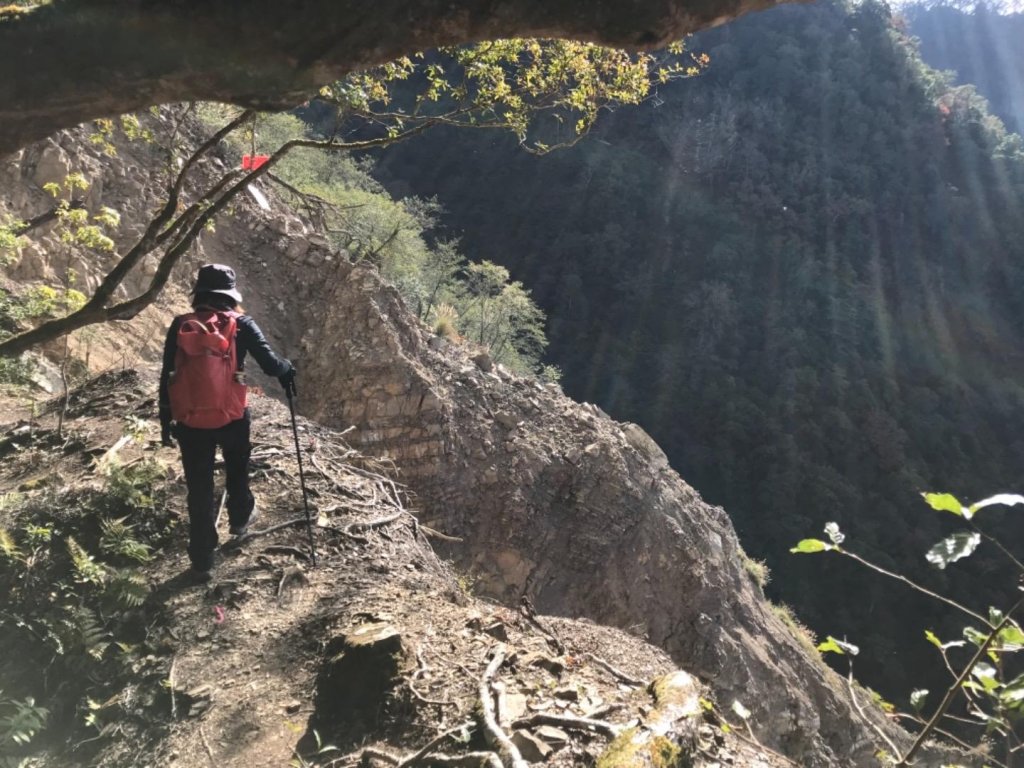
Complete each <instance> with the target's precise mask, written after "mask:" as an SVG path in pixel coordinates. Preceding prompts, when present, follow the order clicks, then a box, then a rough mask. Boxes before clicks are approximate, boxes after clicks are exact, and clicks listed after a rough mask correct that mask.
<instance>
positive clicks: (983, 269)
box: [379, 2, 1024, 702]
mask: <svg viewBox="0 0 1024 768" xmlns="http://www.w3.org/2000/svg"><path fill="white" fill-rule="evenodd" d="M690 47H691V49H694V50H700V51H704V52H707V53H708V54H709V55H710V57H711V61H712V64H711V67H710V69H709V70H708V71H707V72H706V73H705V74H702V75H701V76H700V77H698V78H695V79H693V80H691V81H687V82H685V83H680V84H671V85H669V86H666V87H665V88H663V89H661V91H660V93H659V94H658V98H657V99H654V100H652V102H651V103H649V104H648V105H647V106H646V107H645V108H644V109H642V110H634V111H620V112H617V113H615V114H612V115H609V116H608V120H606V121H605V122H604V123H603V125H601V126H599V127H598V129H597V132H596V135H594V136H592V137H591V138H590V140H589V141H587V142H584V143H583V144H581V145H580V146H579V147H577V148H576V150H575V151H574V152H572V153H563V154H554V155H551V156H548V157H542V158H536V157H526V156H524V155H522V153H517V152H516V151H515V148H514V147H512V146H511V142H504V141H501V140H500V139H497V138H495V137H493V136H478V135H472V134H467V133H463V134H458V135H456V134H453V133H448V134H446V135H434V136H431V137H424V138H423V139H422V140H420V141H417V142H416V143H413V144H409V145H405V146H402V147H398V148H396V149H395V151H394V152H390V153H388V154H386V155H382V157H381V158H380V162H379V175H380V177H381V178H382V179H385V180H386V181H387V183H388V184H389V186H390V188H391V189H392V190H393V191H394V192H396V193H400V192H405V191H412V192H414V193H417V194H425V193H426V191H427V190H430V191H431V192H432V193H436V194H437V195H438V196H439V198H440V200H441V202H442V204H443V205H445V206H446V207H447V208H448V210H449V211H450V217H449V222H450V224H451V228H452V231H453V232H454V233H456V234H461V235H462V236H463V237H464V239H465V242H466V246H467V251H468V252H470V253H486V254H487V255H488V258H491V259H494V260H496V261H498V262H499V263H502V264H504V265H506V266H507V267H509V268H510V270H511V271H512V273H513V276H514V277H515V278H516V279H520V280H523V281H524V283H525V284H526V285H527V286H529V287H530V288H531V289H532V290H533V291H534V296H535V298H536V299H537V300H538V302H539V303H540V304H541V305H542V307H543V308H544V309H545V311H546V312H547V313H548V316H549V318H551V320H550V323H549V338H550V339H551V341H552V345H551V348H550V357H551V361H552V362H554V363H556V364H558V365H559V366H561V367H562V369H563V370H564V371H565V386H566V390H567V391H568V392H569V393H570V394H571V395H572V396H574V397H576V398H579V399H585V400H592V401H594V402H596V403H597V404H598V405H600V406H601V407H602V408H603V409H604V410H606V411H607V412H608V413H610V414H612V415H613V416H614V417H615V418H616V419H620V420H628V421H631V422H636V423H637V424H640V425H641V426H642V427H644V428H645V429H646V430H647V431H648V432H650V433H651V435H652V436H653V437H654V438H655V440H657V442H658V443H659V445H661V446H662V447H663V448H664V450H665V452H666V454H667V455H668V457H669V459H670V461H671V464H672V466H673V467H674V468H676V469H677V470H678V471H679V472H680V473H681V474H682V475H683V476H684V477H686V478H687V480H688V481H689V482H690V483H692V484H693V486H694V487H695V488H697V489H698V490H699V491H700V492H701V494H702V495H703V496H704V497H705V498H707V499H708V500H709V501H711V502H713V503H716V504H722V505H723V506H724V507H725V508H726V509H727V510H728V511H729V514H730V516H731V517H732V519H733V521H734V523H735V525H736V527H737V530H738V531H739V533H740V538H741V541H742V543H743V546H744V548H745V549H746V550H747V551H748V552H749V553H750V554H751V555H752V556H754V557H756V558H763V559H765V560H766V561H767V562H768V564H769V565H770V567H771V570H772V573H773V579H772V582H771V584H770V585H769V591H770V595H771V596H772V597H773V598H775V599H780V600H783V601H785V602H787V603H790V604H792V605H794V606H796V607H797V609H798V612H799V615H800V616H801V617H802V618H803V619H804V620H805V621H807V622H808V623H809V624H810V625H811V626H812V627H813V628H814V629H815V630H816V631H818V632H820V633H821V634H825V633H829V634H833V635H836V636H840V635H845V636H847V637H849V638H850V640H851V641H854V642H857V643H858V644H860V645H861V646H862V647H863V648H864V654H863V655H862V658H860V659H858V668H859V670H860V673H861V674H862V675H864V679H865V681H866V682H868V684H870V685H871V686H872V687H874V688H876V689H878V690H880V691H881V692H882V693H883V694H885V695H887V696H889V697H892V698H893V699H894V700H896V701H902V702H905V701H906V696H907V695H908V693H909V691H910V690H911V689H912V688H914V687H917V686H923V687H928V688H932V689H934V688H935V686H937V685H943V684H944V683H943V682H942V681H943V680H944V677H945V674H946V672H945V670H944V669H943V667H942V664H941V660H940V659H939V658H938V656H937V655H936V654H933V653H931V652H930V651H929V649H928V647H927V645H926V644H925V642H924V640H923V639H922V635H923V631H924V630H925V629H928V628H930V629H934V630H935V631H937V632H940V634H942V633H946V634H949V633H955V634H959V632H960V629H961V627H960V625H959V624H958V623H956V622H954V621H951V620H950V618H949V617H948V615H947V614H946V613H945V612H944V609H943V608H942V607H941V606H940V605H938V604H937V603H936V604H929V603H928V602H927V601H926V600H923V599H921V600H919V599H917V598H916V597H915V596H913V595H912V594H909V593H907V592H904V591H901V590H896V589H892V588H891V587H890V585H889V584H887V583H886V582H885V581H884V580H882V579H878V578H875V577H873V576H870V575H865V574H864V573H863V572H862V571H858V570H856V569H855V568H854V567H852V566H850V567H847V565H848V564H846V563H821V562H818V561H816V560H814V559H813V558H803V559H800V558H796V557H793V556H791V555H789V554H788V549H789V548H790V547H791V546H792V545H793V544H794V543H795V542H796V541H797V540H799V539H801V538H803V537H805V536H810V535H815V534H817V533H819V532H820V531H821V528H822V526H823V525H824V524H825V523H826V522H828V521H836V522H838V523H839V525H840V526H841V528H842V529H843V530H844V531H846V532H847V534H848V540H847V541H848V544H849V545H850V546H851V547H854V548H855V549H857V550H858V551H862V552H865V553H866V554H869V555H871V556H873V557H875V558H877V559H879V560H881V562H882V563H883V564H885V565H887V566H889V567H891V568H894V569H896V570H899V571H905V572H908V573H909V574H910V575H912V576H914V577H915V578H917V579H919V580H921V581H923V582H924V583H926V584H928V585H929V586H932V587H934V588H935V589H938V590H939V591H942V592H951V593H952V594H954V595H957V596H958V597H960V598H962V599H963V600H964V601H966V602H968V603H970V604H971V605H975V606H977V607H978V608H979V609H980V610H982V611H984V610H985V609H986V608H987V605H986V604H981V603H982V602H983V601H988V602H989V603H991V604H995V605H1008V604H1011V603H1012V599H1011V597H1012V591H1013V584H1014V581H1015V576H1014V575H1013V573H1012V569H1010V570H1004V569H1002V566H1001V565H999V564H997V563H994V562H992V559H991V558H990V559H989V560H987V561H986V563H985V564H974V563H970V562H969V563H967V564H966V566H965V567H963V568H961V567H960V564H958V566H957V569H956V571H955V573H954V572H953V571H952V569H951V570H950V571H946V572H937V571H935V570H934V569H931V568H930V567H929V566H928V565H927V563H926V562H925V560H924V558H923V556H922V555H923V553H924V552H925V551H926V550H927V549H928V548H929V547H930V546H932V545H933V544H934V543H935V542H936V541H938V540H939V539H941V538H942V537H943V536H944V535H946V534H948V532H949V529H948V525H947V522H948V521H946V520H944V519H942V518H941V516H937V515H935V514H934V513H932V512H931V511H930V510H928V509H927V508H926V507H924V505H922V503H921V501H920V497H919V496H918V492H920V491H930V490H949V491H952V492H955V493H957V494H960V495H962V496H964V497H967V498H981V497H983V496H986V495H988V494H989V493H992V492H998V491H1008V490H1012V489H1014V487H1015V485H1016V484H1017V483H1018V482H1019V467H1020V466H1021V463H1022V462H1024V444H1022V443H1021V441H1020V440H1019V437H1018V436H1019V434H1020V431H1021V429H1022V428H1024V391H1022V389H1021V386H1020V381H1021V375H1022V373H1024V356H1022V349H1021V345H1020V339H1021V319H1022V318H1024V312H1022V307H1021V303H1020V299H1021V296H1022V295H1024V294H1022V291H1021V288H1022V282H1021V281H1022V276H1024V272H1022V269H1021V267H1022V264H1024V246H1022V243H1024V231H1022V229H1021V226H1022V218H1021V216H1020V211H1021V209H1022V206H1024V161H1022V158H1021V154H1020V140H1019V138H1017V137H1015V136H1013V135H1008V134H1006V133H1005V131H1004V130H1003V129H1002V127H1001V126H1000V125H999V122H998V120H996V119H995V118H993V117H992V116H991V115H989V114H987V113H986V112H985V111H984V109H983V107H982V105H981V104H980V102H978V101H977V100H976V99H975V100H971V99H967V98H961V96H962V95H963V94H961V92H959V91H957V90H950V89H949V88H947V87H946V86H945V85H944V83H943V82H942V80H941V78H938V77H937V76H936V75H935V74H934V73H933V72H931V71H929V70H928V69H927V68H926V67H924V66H923V65H922V63H921V62H920V60H919V58H917V56H916V54H915V53H914V51H913V47H912V46H910V45H909V44H908V40H907V39H906V36H905V35H904V34H903V33H902V32H900V30H899V29H898V28H897V27H896V26H894V25H893V22H892V20H891V18H890V16H889V12H888V10H887V8H885V7H884V6H882V5H880V4H876V3H873V2H867V3H864V4H862V5H857V6H847V5H846V4H844V3H839V2H826V3H820V4H816V5H813V6H802V7H791V8H780V9H776V10H773V11H769V12H765V13H763V14H759V15H757V16H754V17H750V18H747V19H742V20H740V21H738V22H736V23H735V24H731V25H729V26H728V27H726V28H723V29H721V30H715V31H714V32H711V33H706V34H701V35H699V36H697V37H695V38H694V39H693V40H692V41H691V42H690ZM988 522H990V523H991V524H992V528H991V529H990V530H992V531H997V532H998V533H999V535H1000V536H1001V537H1003V538H1004V539H1005V540H1007V541H1016V540H1019V537H1020V535H1021V533H1022V528H1021V521H1020V519H1019V516H1013V515H1007V516H1006V517H1005V518H1004V517H1000V516H994V517H993V518H992V519H991V520H990V521H988ZM981 554H982V552H979V555H981ZM988 554H991V552H989V553H988ZM994 557H998V555H995V556H994ZM990 568H991V569H992V570H991V571H990V570H989V569H990ZM982 585H984V587H982ZM897 659H898V661H897Z"/></svg>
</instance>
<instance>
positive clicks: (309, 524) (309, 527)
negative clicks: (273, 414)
mask: <svg viewBox="0 0 1024 768" xmlns="http://www.w3.org/2000/svg"><path fill="white" fill-rule="evenodd" d="M294 389H295V384H294V382H293V383H292V384H291V386H288V387H285V394H287V395H288V410H290V411H291V413H292V434H293V435H294V436H295V455H296V456H297V457H298V459H299V484H300V485H301V486H302V504H303V506H305V508H306V533H308V534H309V554H310V556H311V557H312V561H313V567H314V568H316V545H315V544H314V543H313V521H312V518H310V516H309V496H308V495H307V494H306V475H305V473H303V471H302V450H301V449H300V448H299V426H298V424H296V423H295V401H294V400H293V399H292V397H293V392H294Z"/></svg>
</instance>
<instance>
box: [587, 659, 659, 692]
mask: <svg viewBox="0 0 1024 768" xmlns="http://www.w3.org/2000/svg"><path fill="white" fill-rule="evenodd" d="M583 657H584V658H586V659H589V660H590V661H592V662H594V663H595V664H597V666H599V667H601V669H603V670H604V671H605V672H607V673H608V674H610V675H611V676H612V677H614V678H615V679H616V680H618V681H619V682H620V683H625V684H626V685H631V686H633V687H634V688H643V687H644V685H646V683H644V682H642V681H640V680H637V679H636V678H635V677H630V676H629V675H627V674H626V673H625V672H623V671H622V670H620V669H616V668H615V667H613V666H612V665H611V664H609V663H608V662H607V661H605V660H604V659H602V658H601V657H600V656H595V655H594V654H592V653H585V654H583Z"/></svg>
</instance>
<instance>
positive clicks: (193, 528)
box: [174, 408, 255, 571]
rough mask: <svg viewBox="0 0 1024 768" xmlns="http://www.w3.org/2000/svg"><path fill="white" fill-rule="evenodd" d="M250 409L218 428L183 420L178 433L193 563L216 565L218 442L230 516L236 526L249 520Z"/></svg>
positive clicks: (200, 566)
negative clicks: (214, 561)
mask: <svg viewBox="0 0 1024 768" xmlns="http://www.w3.org/2000/svg"><path fill="white" fill-rule="evenodd" d="M250 423H251V420H250V417H249V409H248V408H247V409H246V411H245V416H243V417H242V418H240V419H238V420H237V421H232V422H231V423H230V424H226V425H225V426H223V427H219V428H218V429H196V428H194V427H187V426H185V425H184V424H179V425H178V426H177V428H176V429H175V432H174V436H175V437H176V438H177V439H178V445H179V446H180V447H181V463H182V465H183V466H184V468H185V484H186V485H187V486H188V521H189V540H188V555H189V558H191V560H192V567H193V568H196V569H198V570H201V571H207V570H209V569H210V568H212V567H213V551H214V550H215V549H216V548H217V528H216V526H215V525H214V523H215V522H216V518H217V507H218V504H217V500H215V499H214V494H213V463H214V455H215V453H216V450H217V446H220V449H221V452H222V453H223V454H224V472H225V474H226V475H227V491H228V500H227V508H228V520H229V521H230V524H231V525H232V526H242V525H245V524H246V523H247V522H248V521H249V515H251V514H252V509H253V506H254V503H255V502H254V501H253V497H252V492H251V491H250V490H249V454H250V453H251V452H252V445H251V444H250V443H249V425H250Z"/></svg>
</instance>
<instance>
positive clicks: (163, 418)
mask: <svg viewBox="0 0 1024 768" xmlns="http://www.w3.org/2000/svg"><path fill="white" fill-rule="evenodd" d="M160 444H161V445H162V446H164V447H166V448H173V447H174V438H173V437H172V436H171V412H170V411H166V410H162V409H161V411H160Z"/></svg>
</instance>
